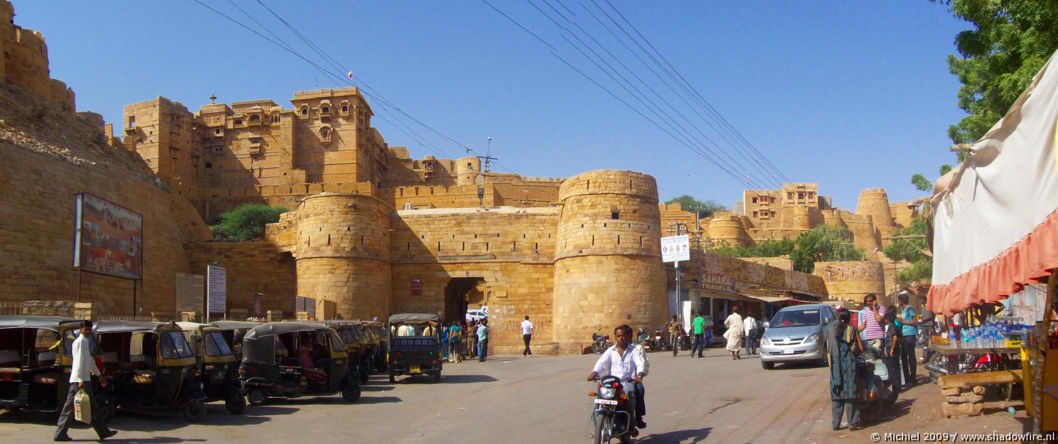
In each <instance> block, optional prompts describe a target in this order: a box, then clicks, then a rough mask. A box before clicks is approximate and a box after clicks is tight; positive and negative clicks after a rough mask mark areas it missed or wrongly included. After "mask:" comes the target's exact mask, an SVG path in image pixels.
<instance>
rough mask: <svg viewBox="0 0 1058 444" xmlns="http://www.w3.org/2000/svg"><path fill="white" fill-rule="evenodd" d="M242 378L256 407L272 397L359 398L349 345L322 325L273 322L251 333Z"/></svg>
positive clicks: (245, 338)
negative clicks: (346, 346)
mask: <svg viewBox="0 0 1058 444" xmlns="http://www.w3.org/2000/svg"><path fill="white" fill-rule="evenodd" d="M239 379H240V381H242V386H243V390H245V391H246V397H247V400H249V401H250V404H251V405H259V404H262V403H264V401H265V400H266V399H267V398H268V397H287V398H294V397H298V396H307V395H308V396H311V395H333V394H336V393H341V395H342V399H344V400H345V401H346V402H354V401H356V400H357V399H360V381H359V380H358V379H357V378H355V377H353V376H351V375H350V374H349V355H348V353H347V352H346V349H345V343H344V342H342V340H341V338H339V337H338V334H337V333H336V332H335V331H334V330H333V329H331V328H330V327H327V326H326V325H324V324H322V323H318V322H269V323H266V324H262V325H259V326H257V327H254V328H252V329H251V330H250V331H248V332H246V335H245V336H243V356H242V365H241V366H240V367H239Z"/></svg>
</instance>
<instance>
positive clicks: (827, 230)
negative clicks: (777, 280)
mask: <svg viewBox="0 0 1058 444" xmlns="http://www.w3.org/2000/svg"><path fill="white" fill-rule="evenodd" d="M794 243H795V244H796V247H794V249H793V251H791V252H790V260H791V261H793V266H794V270H797V271H800V272H803V273H811V272H812V271H813V270H814V269H815V263H816V262H821V261H862V260H863V259H864V258H865V257H866V256H865V255H864V253H863V250H862V249H860V248H856V247H855V246H854V245H853V244H852V233H851V232H849V229H848V228H845V227H831V226H828V225H820V226H818V227H815V228H813V229H811V230H808V231H806V232H804V233H801V235H800V236H797V240H795V241H794Z"/></svg>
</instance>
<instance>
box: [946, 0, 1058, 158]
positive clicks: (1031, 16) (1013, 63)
mask: <svg viewBox="0 0 1058 444" xmlns="http://www.w3.org/2000/svg"><path fill="white" fill-rule="evenodd" d="M930 1H933V2H943V3H945V4H946V5H947V7H948V10H949V11H950V12H951V13H952V15H954V16H955V17H958V18H960V19H963V20H966V21H968V22H970V23H971V24H973V26H974V29H969V30H966V31H962V32H960V33H958V34H957V35H956V36H955V47H956V49H957V50H958V53H959V57H956V56H955V55H949V56H948V69H949V71H951V73H952V74H955V75H956V76H958V77H959V81H960V82H961V83H962V84H963V86H962V87H961V88H960V89H959V108H961V109H962V110H963V111H966V112H967V114H969V115H968V116H966V117H965V118H963V119H962V121H960V122H959V123H957V124H955V125H952V126H951V127H949V128H948V136H949V137H951V140H952V141H953V142H955V143H971V142H973V141H976V140H977V139H980V138H981V137H982V136H984V134H985V132H987V131H988V129H989V128H991V127H992V125H993V124H995V122H996V121H998V120H999V118H1000V117H1002V116H1003V114H1005V113H1006V111H1007V110H1008V109H1009V108H1010V106H1011V105H1012V104H1013V103H1014V101H1015V100H1017V98H1018V96H1020V95H1021V93H1022V91H1024V90H1025V88H1026V87H1028V86H1029V84H1030V83H1031V82H1032V78H1033V76H1035V75H1036V72H1038V71H1039V70H1040V68H1042V67H1043V65H1044V63H1046V62H1047V59H1048V58H1050V56H1051V54H1052V53H1053V52H1054V51H1055V49H1056V48H1058V2H1056V1H1054V0H1042V1H1041V0H1003V1H998V0H946V1H944V0H930Z"/></svg>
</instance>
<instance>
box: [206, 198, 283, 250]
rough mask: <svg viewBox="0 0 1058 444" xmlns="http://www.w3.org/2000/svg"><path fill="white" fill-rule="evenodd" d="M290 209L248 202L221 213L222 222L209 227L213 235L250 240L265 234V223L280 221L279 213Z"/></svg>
mask: <svg viewBox="0 0 1058 444" xmlns="http://www.w3.org/2000/svg"><path fill="white" fill-rule="evenodd" d="M287 211H290V210H288V209H286V208H283V207H270V206H268V205H261V204H246V205H241V206H238V207H235V208H234V209H232V210H231V211H228V212H224V213H221V214H220V223H218V224H216V225H212V226H210V227H209V229H210V231H212V232H213V236H216V237H221V238H224V239H236V240H239V241H248V240H251V239H257V238H260V237H262V236H263V235H264V228H265V224H269V223H273V222H278V221H279V215H280V214H283V213H286V212H287Z"/></svg>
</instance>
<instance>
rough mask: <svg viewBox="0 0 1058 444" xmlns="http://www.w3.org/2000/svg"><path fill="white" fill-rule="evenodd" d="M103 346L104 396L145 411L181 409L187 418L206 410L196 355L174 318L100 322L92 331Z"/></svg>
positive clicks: (128, 407)
mask: <svg viewBox="0 0 1058 444" xmlns="http://www.w3.org/2000/svg"><path fill="white" fill-rule="evenodd" d="M93 331H94V333H95V336H96V340H97V341H99V346H100V347H101V348H102V350H103V370H102V371H103V374H104V375H105V376H106V377H107V379H108V381H110V383H109V384H107V386H106V387H105V388H104V390H103V392H102V393H103V395H104V398H105V399H112V400H113V402H114V404H115V405H117V406H118V407H121V408H123V409H128V410H135V411H143V412H152V413H156V412H173V411H180V412H181V413H182V414H183V415H184V418H185V419H187V420H188V421H192V422H195V421H199V420H201V419H202V417H203V416H204V415H205V413H206V404H205V403H206V395H205V393H203V392H202V388H203V384H202V382H201V381H200V380H199V375H198V372H199V370H198V369H197V368H196V366H195V354H194V352H193V351H192V350H191V346H190V345H189V344H188V343H187V340H186V339H185V338H184V334H183V331H182V330H181V329H180V326H178V325H176V323H173V322H136V321H99V322H98V323H96V326H95V329H94V330H93Z"/></svg>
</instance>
